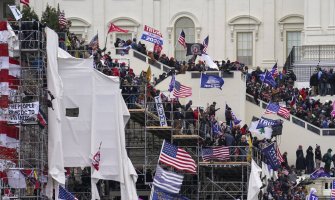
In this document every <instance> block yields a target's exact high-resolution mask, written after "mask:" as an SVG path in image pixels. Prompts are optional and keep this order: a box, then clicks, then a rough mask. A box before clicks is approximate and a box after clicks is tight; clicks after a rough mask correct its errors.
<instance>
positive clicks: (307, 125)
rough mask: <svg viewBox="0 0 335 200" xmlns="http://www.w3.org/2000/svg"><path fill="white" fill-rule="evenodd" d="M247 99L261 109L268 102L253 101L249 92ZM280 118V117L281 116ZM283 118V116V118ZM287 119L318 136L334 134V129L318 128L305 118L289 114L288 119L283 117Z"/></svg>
mask: <svg viewBox="0 0 335 200" xmlns="http://www.w3.org/2000/svg"><path fill="white" fill-rule="evenodd" d="M245 99H246V100H247V101H249V102H251V103H253V104H255V105H256V106H259V107H260V108H262V109H265V108H266V106H267V105H268V103H266V102H264V101H262V100H260V99H258V101H259V103H258V104H256V102H255V101H254V98H253V97H252V96H251V95H250V94H246V98H245ZM278 116H279V117H281V116H280V115H278ZM281 118H282V117H281ZM283 119H285V118H283ZM285 120H288V121H290V122H292V123H294V124H295V125H297V126H300V127H302V128H304V129H306V130H308V131H310V132H313V133H315V134H317V135H320V136H335V129H327V128H319V127H317V126H315V125H313V124H310V123H309V122H306V121H305V120H302V119H300V118H298V117H296V116H293V115H291V116H290V119H285Z"/></svg>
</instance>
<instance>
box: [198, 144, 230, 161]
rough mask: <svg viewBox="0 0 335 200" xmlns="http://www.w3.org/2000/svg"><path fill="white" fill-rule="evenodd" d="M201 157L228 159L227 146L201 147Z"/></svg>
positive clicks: (207, 159)
mask: <svg viewBox="0 0 335 200" xmlns="http://www.w3.org/2000/svg"><path fill="white" fill-rule="evenodd" d="M202 159H203V160H204V161H206V162H207V161H209V160H213V159H216V160H229V147H224V146H221V147H213V148H202Z"/></svg>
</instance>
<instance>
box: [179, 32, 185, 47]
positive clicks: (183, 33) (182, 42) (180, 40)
mask: <svg viewBox="0 0 335 200" xmlns="http://www.w3.org/2000/svg"><path fill="white" fill-rule="evenodd" d="M178 42H179V44H181V46H183V47H184V48H185V49H186V40H185V32H184V30H181V32H180V35H179V38H178Z"/></svg>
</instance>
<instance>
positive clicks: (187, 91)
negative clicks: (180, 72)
mask: <svg viewBox="0 0 335 200" xmlns="http://www.w3.org/2000/svg"><path fill="white" fill-rule="evenodd" d="M173 96H175V97H179V98H185V97H189V96H192V88H191V87H187V86H185V85H182V84H180V83H179V81H175V84H174V88H173Z"/></svg>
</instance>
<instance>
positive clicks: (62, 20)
mask: <svg viewBox="0 0 335 200" xmlns="http://www.w3.org/2000/svg"><path fill="white" fill-rule="evenodd" d="M58 23H59V25H60V26H62V27H65V26H67V20H66V18H65V14H64V11H61V12H60V13H59V16H58Z"/></svg>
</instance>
